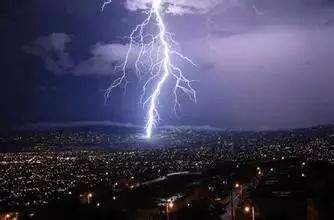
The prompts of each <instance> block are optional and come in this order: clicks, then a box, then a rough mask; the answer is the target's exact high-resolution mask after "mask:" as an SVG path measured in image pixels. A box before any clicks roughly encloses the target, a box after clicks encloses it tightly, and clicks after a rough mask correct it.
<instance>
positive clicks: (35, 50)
mask: <svg viewBox="0 0 334 220" xmlns="http://www.w3.org/2000/svg"><path fill="white" fill-rule="evenodd" d="M71 41H72V39H71V37H70V36H69V35H67V34H65V33H52V34H50V35H48V36H41V37H39V38H37V39H36V40H34V41H33V42H31V43H29V44H27V45H24V46H22V50H23V51H25V52H26V53H29V54H33V55H35V56H38V57H41V59H43V61H44V65H45V68H46V69H47V70H48V71H50V72H52V73H54V74H64V73H66V72H67V71H68V69H69V68H71V67H73V65H74V64H73V61H72V59H71V58H70V55H69V53H68V52H67V50H66V46H67V44H68V43H70V42H71Z"/></svg>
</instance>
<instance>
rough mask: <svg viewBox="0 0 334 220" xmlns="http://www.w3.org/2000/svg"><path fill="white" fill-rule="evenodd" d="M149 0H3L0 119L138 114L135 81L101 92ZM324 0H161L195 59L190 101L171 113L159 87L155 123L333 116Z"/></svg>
mask: <svg viewBox="0 0 334 220" xmlns="http://www.w3.org/2000/svg"><path fill="white" fill-rule="evenodd" d="M6 1H8V0H6ZM8 2H10V1H8ZM149 2H150V1H149V0H124V1H123V0H114V1H113V2H112V3H111V4H109V5H107V6H106V8H105V10H104V12H103V13H101V11H100V6H101V5H100V4H99V3H97V2H92V1H88V0H86V1H79V0H73V1H69V2H68V1H64V0H61V1H59V2H58V3H57V4H56V3H54V2H53V1H42V0H36V1H35V2H34V3H28V2H27V3H24V4H23V3H22V4H23V5H12V4H11V3H8V4H7V7H8V19H5V20H3V22H2V23H1V26H0V28H1V29H3V31H2V32H3V33H4V35H3V38H4V39H5V40H6V42H7V43H6V45H4V49H3V50H2V52H1V53H2V54H1V55H2V57H5V59H3V60H1V62H2V63H1V64H2V66H3V67H4V68H5V71H4V72H6V73H8V74H7V75H6V74H3V75H2V76H1V77H2V78H1V80H0V81H1V82H2V84H1V95H2V96H1V99H2V100H3V103H4V107H3V108H2V109H1V111H2V112H1V115H2V116H1V117H2V118H1V120H4V121H6V123H8V124H11V123H12V121H14V124H15V123H16V124H21V123H31V122H46V121H53V122H54V121H62V122H64V121H65V122H66V121H104V120H105V121H116V122H124V123H134V124H143V118H144V116H145V111H143V109H141V108H140V107H139V106H138V105H137V101H136V100H137V98H138V97H137V96H138V94H140V91H138V90H137V88H136V86H135V83H132V85H134V86H132V87H131V84H130V88H129V92H128V94H127V95H123V92H122V91H121V90H119V91H116V92H115V93H114V94H113V96H112V100H111V103H110V104H108V105H105V104H104V100H103V92H101V91H103V89H105V88H106V87H107V86H108V84H109V83H110V82H111V79H112V77H113V73H112V69H113V67H114V65H115V63H117V62H120V61H121V60H122V59H123V57H124V55H125V52H126V50H127V41H126V40H124V39H122V37H123V36H126V35H128V34H129V32H130V31H131V28H133V27H134V26H135V25H136V24H137V23H139V22H141V21H142V19H143V16H144V15H143V14H142V12H143V10H145V9H147V7H148V5H147V4H148V3H149ZM333 3H334V1H332V0H279V1H277V0H166V5H165V19H166V23H167V27H168V30H169V31H171V32H174V33H175V34H176V40H177V41H178V42H179V47H180V48H179V49H180V50H181V51H182V52H183V54H185V55H187V56H189V57H190V58H192V59H193V60H194V61H195V62H196V63H197V64H198V67H197V68H195V69H194V68H188V67H187V66H184V68H185V70H186V74H187V77H188V78H190V79H193V80H198V81H196V82H195V83H194V86H195V87H196V89H197V91H198V103H197V104H195V103H192V102H191V101H189V100H187V99H185V98H181V100H182V107H181V112H180V114H179V117H175V115H174V114H173V113H172V112H171V109H170V108H169V105H170V103H169V101H168V100H170V98H169V96H168V95H169V94H170V93H169V90H168V86H166V87H165V90H164V91H163V93H162V100H166V101H164V102H161V103H160V104H161V113H162V115H161V116H162V118H163V121H162V122H161V124H162V125H166V124H172V125H173V124H192V125H212V126H216V127H221V128H229V129H277V128H291V127H305V126H311V125H317V124H326V123H334V114H332V113H333V112H334V96H333V94H334V87H333V86H332V85H333V83H334V4H333ZM46 15H47V16H48V19H44V18H45V16H46ZM13 48H14V49H13ZM131 59H133V57H132V58H131ZM17 64H19V65H17ZM13 88H16V89H15V90H13Z"/></svg>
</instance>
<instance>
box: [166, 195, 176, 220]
mask: <svg viewBox="0 0 334 220" xmlns="http://www.w3.org/2000/svg"><path fill="white" fill-rule="evenodd" d="M173 207H174V203H173V202H172V201H171V200H170V199H169V200H167V203H166V217H167V220H169V209H172V208H173Z"/></svg>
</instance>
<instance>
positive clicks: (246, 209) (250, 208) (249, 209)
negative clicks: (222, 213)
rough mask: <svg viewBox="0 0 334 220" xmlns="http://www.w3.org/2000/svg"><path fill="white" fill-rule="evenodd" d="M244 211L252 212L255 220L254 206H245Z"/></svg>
mask: <svg viewBox="0 0 334 220" xmlns="http://www.w3.org/2000/svg"><path fill="white" fill-rule="evenodd" d="M244 211H245V212H246V213H249V212H252V220H255V210H254V206H251V207H250V206H245V208H244Z"/></svg>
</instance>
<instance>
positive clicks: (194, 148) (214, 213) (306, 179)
mask: <svg viewBox="0 0 334 220" xmlns="http://www.w3.org/2000/svg"><path fill="white" fill-rule="evenodd" d="M0 150H1V153H0V173H1V175H0V219H1V220H2V219H5V220H10V219H12V220H14V219H333V214H332V213H331V209H333V208H334V201H333V198H331V197H330V196H329V195H330V193H333V185H334V182H333V162H334V126H330V125H328V126H318V127H313V128H305V129H295V130H286V131H258V132H252V131H223V130H217V129H204V128H203V129H191V128H178V129H177V128H169V129H161V130H160V131H159V133H158V134H157V135H156V136H155V137H154V138H153V139H152V140H146V139H144V138H141V135H140V131H139V130H138V129H134V128H121V127H79V128H52V129H44V130H34V131H31V130H19V131H12V132H7V133H3V134H2V135H1V136H0Z"/></svg>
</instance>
